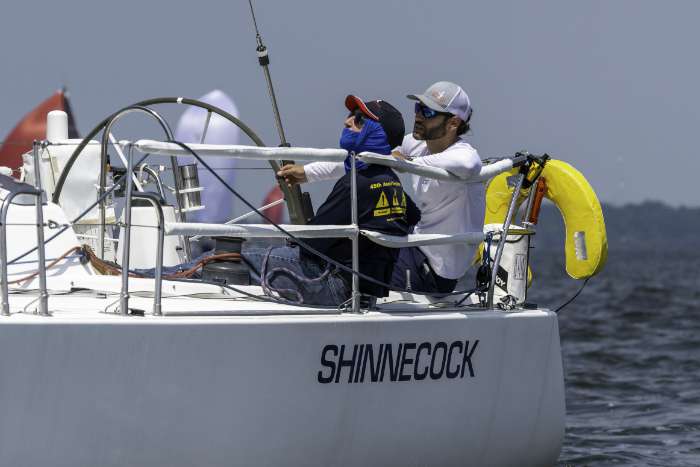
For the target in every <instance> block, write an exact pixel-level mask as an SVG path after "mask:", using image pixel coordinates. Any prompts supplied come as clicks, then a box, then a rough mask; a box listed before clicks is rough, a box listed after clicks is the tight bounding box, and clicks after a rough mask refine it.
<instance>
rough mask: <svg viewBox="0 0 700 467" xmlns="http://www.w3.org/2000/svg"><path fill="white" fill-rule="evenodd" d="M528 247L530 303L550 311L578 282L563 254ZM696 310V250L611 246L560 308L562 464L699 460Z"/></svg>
mask: <svg viewBox="0 0 700 467" xmlns="http://www.w3.org/2000/svg"><path fill="white" fill-rule="evenodd" d="M535 253H536V254H535V256H534V258H533V264H532V266H533V270H534V273H535V276H536V280H537V279H539V280H538V281H537V282H536V283H535V284H533V289H532V292H531V294H530V296H529V299H530V300H531V301H534V302H536V303H539V304H541V305H547V306H549V307H550V308H555V307H556V306H557V305H559V304H561V303H563V302H564V301H566V299H567V298H569V297H570V296H571V295H573V293H575V291H576V290H577V288H578V287H579V283H578V282H576V281H573V280H571V279H568V277H567V276H565V275H563V274H562V271H563V258H562V256H563V254H545V253H544V252H538V251H537V250H535ZM543 284H546V285H543ZM699 315H700V252H698V251H694V252H692V253H688V252H673V251H671V252H669V251H664V245H659V248H658V249H657V250H656V251H616V252H614V253H612V252H611V254H610V258H609V259H608V264H607V266H606V269H605V271H604V272H603V273H602V274H601V275H600V276H597V277H594V278H593V279H591V280H590V281H589V283H588V285H587V286H586V288H585V289H584V291H583V292H582V294H581V295H580V296H579V297H578V299H577V300H576V301H575V302H574V303H572V304H571V305H569V306H568V307H566V308H565V309H564V310H562V312H561V314H560V321H559V328H560V333H561V345H562V351H563V362H564V374H565V380H566V407H567V419H566V437H565V439H564V446H563V449H562V453H561V456H560V460H559V462H560V463H559V465H560V466H566V465H595V466H598V465H629V466H641V465H649V466H700V319H699V318H700V316H699Z"/></svg>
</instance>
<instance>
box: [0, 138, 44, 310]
mask: <svg viewBox="0 0 700 467" xmlns="http://www.w3.org/2000/svg"><path fill="white" fill-rule="evenodd" d="M32 154H33V156H34V175H35V177H36V181H37V187H33V186H31V185H28V184H26V183H21V182H18V181H16V180H14V179H13V178H12V177H8V176H5V175H0V187H2V188H3V189H5V190H7V191H8V193H7V196H6V197H5V199H4V200H3V202H2V209H0V274H2V276H1V277H0V286H1V288H2V314H3V315H4V316H9V315H10V299H9V284H8V279H7V275H8V271H7V269H8V264H7V211H8V210H9V209H10V205H11V204H12V200H13V199H14V198H15V196H17V195H30V196H35V197H36V206H37V219H36V228H37V233H36V237H37V252H38V256H39V262H38V269H39V313H40V314H41V315H42V316H48V315H49V307H48V297H49V294H48V292H47V291H46V264H45V260H46V254H45V246H44V213H43V202H42V191H41V182H40V178H39V144H38V143H37V142H36V141H35V142H34V144H33V146H32Z"/></svg>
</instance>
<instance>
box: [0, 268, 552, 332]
mask: <svg viewBox="0 0 700 467" xmlns="http://www.w3.org/2000/svg"><path fill="white" fill-rule="evenodd" d="M153 282H154V281H153V280H152V279H140V278H137V279H133V278H132V279H130V281H129V293H130V300H129V309H130V312H131V315H130V316H129V317H133V318H136V319H140V320H148V321H151V320H152V321H154V322H158V320H163V319H164V318H175V317H177V318H179V319H180V320H184V319H186V318H188V317H189V318H196V319H197V320H201V319H207V320H217V319H221V318H226V317H246V316H254V317H255V318H256V319H258V318H265V317H284V316H304V317H306V318H313V317H320V316H326V317H328V316H336V317H338V318H340V317H343V318H347V319H356V318H357V317H372V316H387V315H393V314H410V315H416V317H419V316H420V315H430V316H435V315H436V314H451V313H460V314H467V315H473V316H477V315H484V316H487V315H501V314H509V315H512V314H517V315H520V316H523V317H524V316H525V315H541V314H542V313H543V312H545V313H546V311H547V310H528V311H524V310H519V311H517V312H515V313H513V312H507V313H505V312H502V311H497V310H489V311H487V310H483V309H480V308H475V307H472V306H458V307H455V306H453V305H451V304H450V303H446V302H440V301H433V302H432V303H431V302H430V301H429V300H428V299H426V298H425V297H423V296H419V295H410V294H409V295H406V294H395V293H392V295H390V296H389V297H387V298H386V299H384V301H383V302H382V303H380V304H379V305H378V307H377V309H375V310H372V311H370V312H365V313H361V314H354V313H350V312H347V311H345V310H341V309H339V308H333V307H305V306H295V305H288V304H284V303H275V302H272V301H266V300H255V299H253V298H251V297H249V296H245V295H243V294H240V293H236V292H233V291H231V290H227V289H225V288H223V287H220V286H216V285H212V284H203V283H184V282H173V281H164V282H163V302H162V310H163V315H164V316H153V315H152V309H153ZM35 286H36V281H34V282H33V283H28V284H26V285H25V286H24V287H22V288H21V289H12V291H11V294H10V310H11V317H10V318H11V319H9V320H8V322H10V321H15V322H17V321H22V322H25V321H26V320H29V321H35V322H36V321H37V320H41V319H50V320H54V321H56V320H61V321H64V320H67V321H74V320H78V321H82V320H89V321H94V320H96V321H113V320H116V321H119V320H122V321H123V320H124V319H126V318H129V317H125V316H122V315H120V314H119V308H118V306H119V293H120V287H121V284H120V282H119V278H118V277H114V276H92V277H73V278H66V277H65V276H59V277H50V278H48V290H49V310H50V313H51V315H52V316H51V317H49V318H43V317H41V316H39V315H37V314H36V312H35V309H36V302H35V301H36V299H37V296H38V291H37V290H36V289H35ZM236 288H237V289H240V290H242V291H244V292H247V293H249V294H251V295H254V296H259V297H264V294H263V292H262V289H261V288H260V287H258V286H236ZM0 323H2V320H1V319H0Z"/></svg>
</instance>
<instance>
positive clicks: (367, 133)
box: [340, 118, 391, 173]
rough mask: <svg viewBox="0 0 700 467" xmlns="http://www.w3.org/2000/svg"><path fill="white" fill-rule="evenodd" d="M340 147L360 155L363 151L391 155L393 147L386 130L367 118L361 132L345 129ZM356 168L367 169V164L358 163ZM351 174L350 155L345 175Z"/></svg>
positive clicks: (347, 159)
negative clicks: (390, 144)
mask: <svg viewBox="0 0 700 467" xmlns="http://www.w3.org/2000/svg"><path fill="white" fill-rule="evenodd" d="M340 147H341V148H343V149H345V150H346V151H348V152H349V151H354V152H355V154H359V153H361V152H363V151H370V152H376V153H377V154H387V155H388V154H391V146H389V142H388V140H387V137H386V133H384V128H382V126H381V125H380V124H379V123H378V122H375V121H374V120H370V119H369V118H366V119H365V120H364V125H363V126H362V130H361V131H360V132H356V131H352V130H351V129H349V128H343V133H342V134H341V135H340ZM355 167H356V168H357V170H362V169H365V168H366V167H367V164H366V163H364V162H362V161H356V162H355ZM348 172H350V155H349V154H348V157H346V158H345V173H348Z"/></svg>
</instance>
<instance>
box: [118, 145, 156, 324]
mask: <svg viewBox="0 0 700 467" xmlns="http://www.w3.org/2000/svg"><path fill="white" fill-rule="evenodd" d="M133 165H134V146H133V144H131V143H129V146H128V151H127V173H131V170H132V169H133ZM132 186H133V178H132V177H127V181H126V193H125V195H126V206H125V207H124V223H125V225H124V237H123V240H122V242H123V243H122V248H123V251H122V290H121V294H120V295H119V312H120V313H121V314H122V315H128V314H129V256H130V248H131V204H132V203H131V201H132V199H133V198H136V199H145V200H146V201H149V202H150V203H151V204H152V205H153V207H154V208H155V210H156V213H157V214H158V244H157V246H156V272H155V291H154V296H153V314H154V315H155V316H161V315H162V314H163V311H162V304H161V302H162V296H163V293H162V290H163V244H164V237H165V218H164V216H163V208H162V207H161V205H160V198H159V197H158V196H157V195H156V194H154V193H148V192H141V193H132Z"/></svg>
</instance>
